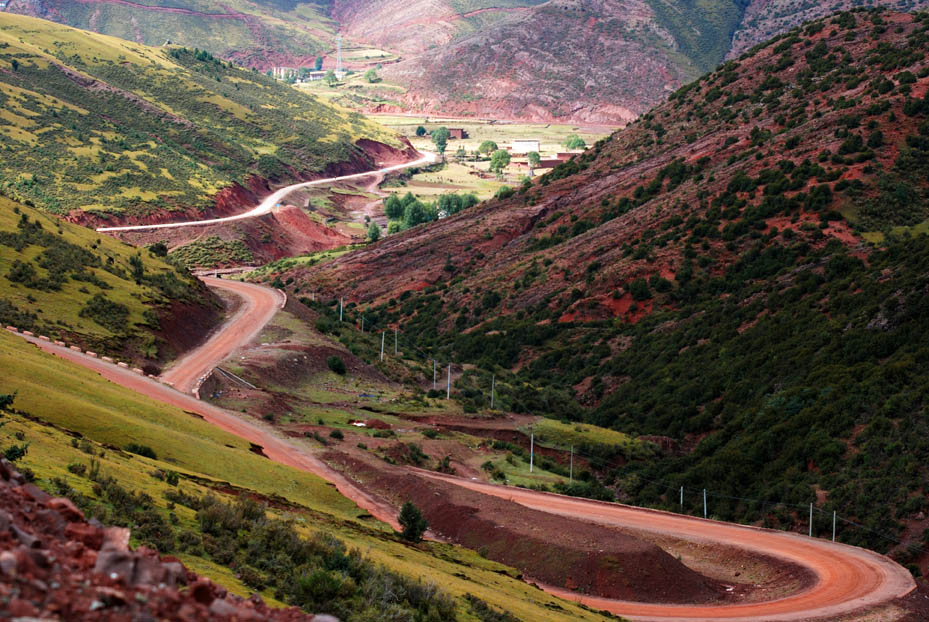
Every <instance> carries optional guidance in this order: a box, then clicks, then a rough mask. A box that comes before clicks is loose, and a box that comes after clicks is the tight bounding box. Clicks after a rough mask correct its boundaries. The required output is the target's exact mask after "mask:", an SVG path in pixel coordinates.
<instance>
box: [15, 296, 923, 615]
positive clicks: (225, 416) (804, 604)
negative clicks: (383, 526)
mask: <svg viewBox="0 0 929 622" xmlns="http://www.w3.org/2000/svg"><path fill="white" fill-rule="evenodd" d="M207 282H208V283H209V285H210V286H212V287H217V288H222V289H225V290H226V291H229V292H232V293H234V294H236V295H240V296H242V297H244V298H245V299H246V304H245V305H244V306H243V307H242V308H241V309H240V310H239V311H238V312H237V313H236V314H235V315H233V317H232V318H230V319H229V320H228V321H227V323H226V324H225V325H224V326H223V327H221V328H220V329H219V330H218V331H217V332H216V333H215V334H214V335H213V336H212V337H211V338H210V339H208V340H207V342H206V343H205V344H204V345H202V346H200V347H199V348H198V349H196V350H194V351H193V352H191V353H189V354H188V355H187V356H185V357H183V358H182V359H180V360H179V361H178V362H177V364H176V365H175V366H174V367H172V369H171V370H170V371H169V372H168V373H167V374H165V376H166V377H170V378H172V379H173V382H174V383H175V386H177V387H182V388H188V387H193V386H195V385H196V383H197V382H198V380H199V378H200V377H201V376H202V375H203V373H204V370H205V369H208V368H209V367H211V366H212V365H216V364H219V363H220V362H221V361H222V359H224V358H225V357H226V356H228V355H229V353H231V352H232V351H233V350H234V349H235V348H236V347H238V346H239V345H243V344H244V343H246V342H247V341H249V340H250V339H252V338H253V337H254V336H255V335H256V334H258V332H259V331H260V330H261V328H262V327H263V326H264V325H265V323H267V322H268V320H270V318H271V317H273V315H274V311H275V310H276V309H277V308H278V306H280V304H281V301H282V298H281V294H280V293H279V292H276V291H273V290H269V289H267V288H263V287H261V286H258V285H250V284H244V283H238V282H234V281H226V280H222V279H210V280H208V281H207ZM27 339H29V340H30V341H32V342H33V343H35V344H36V345H38V346H39V347H40V348H42V349H44V350H46V351H49V352H51V353H53V354H55V355H57V356H60V357H62V358H65V359H68V360H70V361H73V362H75V363H77V364H79V365H83V366H85V367H87V368H90V369H93V370H95V371H97V372H99V373H100V374H101V375H102V376H104V377H105V378H107V379H108V380H111V381H113V382H116V383H117V384H120V385H123V386H125V387H127V388H129V389H132V390H134V391H137V392H139V393H142V394H144V395H147V396H149V397H151V398H153V399H156V400H159V401H162V402H165V403H168V404H171V405H174V406H177V407H179V408H182V409H184V410H188V411H190V412H194V413H197V414H199V415H201V416H203V417H204V419H205V420H206V421H209V422H210V423H213V424H215V425H217V426H219V427H220V428H222V429H224V430H226V431H228V432H231V433H233V434H236V435H237V436H240V437H242V438H244V439H246V440H248V441H249V442H252V443H255V444H257V445H260V446H262V448H263V449H264V453H265V455H267V456H268V457H269V458H270V459H272V460H276V461H278V462H281V463H283V464H287V465H289V466H292V467H294V468H297V469H302V470H305V471H308V472H311V473H314V474H316V475H319V476H320V477H323V478H324V479H327V480H329V481H331V482H332V483H334V484H335V485H336V487H337V489H338V490H339V491H340V492H341V493H342V494H343V495H345V496H347V497H348V498H350V499H352V500H353V501H355V502H356V503H357V504H358V505H359V506H360V507H362V508H364V509H365V510H367V511H368V512H370V513H371V514H372V515H374V516H375V517H377V518H379V519H380V520H382V521H385V522H387V523H389V524H391V525H392V526H394V527H395V528H396V526H397V525H396V520H395V518H394V512H395V510H394V509H392V508H390V507H388V506H386V505H384V504H383V503H381V502H379V501H377V500H375V499H373V498H372V497H371V496H370V495H368V494H367V493H366V492H365V491H363V490H361V489H359V488H358V487H357V485H356V484H355V483H354V482H352V481H350V480H349V479H348V478H346V477H345V476H343V475H342V474H341V473H338V472H336V471H334V470H333V469H331V468H329V467H328V466H327V465H325V464H324V463H322V462H321V461H320V460H319V459H317V458H316V457H314V456H313V455H312V454H311V453H310V452H309V451H308V450H307V449H305V448H302V447H300V446H298V445H296V444H295V443H294V442H293V441H291V440H290V439H287V438H285V437H283V436H281V435H280V434H279V433H278V432H277V431H275V430H273V429H272V428H270V427H268V426H266V425H263V424H261V423H260V422H258V421H254V420H249V419H247V418H245V417H242V416H240V415H237V414H235V413H232V412H229V411H226V410H223V409H221V408H218V407H216V406H214V405H212V404H209V403H206V402H202V401H200V400H198V399H195V398H194V397H193V396H192V395H190V394H188V393H182V392H180V391H178V390H176V389H174V388H171V387H170V386H168V385H166V384H163V383H161V382H158V381H156V380H153V379H151V378H147V377H144V376H141V375H139V374H137V373H134V372H132V371H131V370H128V369H124V368H120V367H117V366H116V365H113V364H111V363H107V362H105V361H102V360H100V359H97V358H92V357H89V356H87V355H85V354H81V353H79V352H74V351H72V350H69V349H66V348H62V347H59V346H56V345H54V344H51V343H48V342H45V341H40V340H38V339H37V338H29V337H27ZM417 471H418V472H419V473H420V474H421V475H422V476H424V477H431V478H436V479H441V480H443V481H447V482H451V483H453V484H456V485H459V486H463V487H466V488H469V489H472V490H475V491H478V492H482V493H484V494H489V495H494V496H497V497H501V498H506V499H511V500H512V501H514V502H516V503H520V504H522V505H525V506H526V507H530V508H533V509H537V510H542V511H546V512H551V513H554V514H559V515H563V516H566V517H571V518H580V519H584V520H588V521H593V522H599V523H604V524H607V525H614V526H620V527H629V528H633V529H639V530H646V531H651V532H655V533H660V534H667V535H671V536H674V537H678V538H683V539H695V540H699V541H704V542H706V541H709V542H719V543H720V544H725V545H731V546H737V547H741V548H743V549H746V550H748V551H755V552H758V553H761V554H765V555H772V556H775V557H780V558H783V559H786V560H788V561H791V562H794V563H797V564H800V565H802V566H805V567H807V568H809V569H810V570H811V571H812V572H814V573H815V575H816V576H817V578H818V580H817V582H816V583H815V585H813V586H812V587H811V588H809V589H807V590H803V591H801V592H798V593H796V594H793V595H791V596H788V597H785V598H780V599H777V600H772V601H768V602H753V603H745V604H734V605H717V606H713V605H695V606H688V605H661V604H650V603H636V602H623V601H615V600H609V599H603V598H597V597H591V596H583V595H578V594H575V593H572V592H568V591H566V590H563V589H559V588H546V589H548V590H549V591H550V592H552V593H554V594H557V595H559V596H563V597H565V598H569V599H574V600H580V601H582V602H584V603H586V604H587V605H589V606H591V607H594V608H596V609H606V610H609V611H612V612H614V613H617V614H621V615H623V616H625V617H628V618H632V619H635V620H647V621H650V622H656V621H661V622H710V621H727V622H761V621H766V622H772V621H800V620H810V619H816V618H821V619H835V618H837V617H839V616H842V615H844V614H848V613H851V612H856V611H861V610H863V609H866V608H868V607H871V606H876V605H880V604H882V603H886V602H889V601H891V600H893V599H895V598H898V597H901V596H905V595H906V594H908V593H909V592H910V591H912V590H913V589H914V587H915V583H914V581H913V578H912V577H911V576H910V573H909V572H908V571H906V570H905V569H903V568H902V567H900V566H899V565H897V564H895V563H893V562H892V561H890V560H889V559H887V558H886V557H883V556H881V555H878V554H877V553H873V552H871V551H867V550H864V549H859V548H855V547H851V546H846V545H842V544H833V543H831V542H828V541H825V540H818V539H812V538H805V537H802V536H798V535H796V534H788V533H783V532H774V531H766V530H761V529H753V528H750V527H743V526H739V525H732V524H729V523H721V522H716V521H708V520H701V519H696V518H692V517H687V516H681V515H676V514H671V513H666V512H656V511H651V510H644V509H641V508H633V507H630V506H623V505H619V504H608V503H601V502H597V501H590V500H586V499H579V498H574V497H564V496H560V495H553V494H548V493H539V492H535V491H531V490H524V489H520V488H513V487H504V486H496V485H491V484H487V483H484V482H478V481H472V480H467V479H463V478H459V477H453V476H445V475H440V474H436V473H432V472H427V471H419V470H417Z"/></svg>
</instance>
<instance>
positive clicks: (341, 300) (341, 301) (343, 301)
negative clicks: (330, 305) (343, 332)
mask: <svg viewBox="0 0 929 622" xmlns="http://www.w3.org/2000/svg"><path fill="white" fill-rule="evenodd" d="M344 306H345V298H339V321H340V322H341V321H342V308H343V307H344Z"/></svg>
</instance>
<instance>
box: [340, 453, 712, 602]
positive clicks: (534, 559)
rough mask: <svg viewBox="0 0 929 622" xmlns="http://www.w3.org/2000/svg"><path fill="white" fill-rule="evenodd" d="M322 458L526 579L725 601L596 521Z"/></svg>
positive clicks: (654, 598)
mask: <svg viewBox="0 0 929 622" xmlns="http://www.w3.org/2000/svg"><path fill="white" fill-rule="evenodd" d="M323 458H324V459H325V460H326V461H327V462H329V463H330V464H333V465H336V466H337V468H339V469H340V470H341V471H342V472H343V473H345V474H346V475H347V476H348V477H351V478H352V479H353V480H355V481H356V482H358V483H359V484H360V485H361V486H363V487H364V488H365V489H366V490H367V491H369V492H370V493H374V494H378V495H379V496H381V497H384V498H386V499H389V502H390V503H391V505H393V506H394V507H397V508H399V506H400V505H402V504H403V502H404V501H412V502H413V503H414V504H415V505H416V506H417V507H418V508H419V509H420V510H421V511H422V512H423V515H424V516H425V517H426V519H427V520H428V521H429V525H430V529H431V531H432V533H433V534H434V535H435V536H436V537H438V538H441V539H445V540H449V541H452V542H456V543H458V544H462V545H464V546H466V547H468V548H471V549H474V550H477V551H480V552H481V554H482V555H484V556H486V557H488V558H489V559H493V560H495V561H499V562H502V563H504V564H507V565H510V566H514V567H516V568H518V569H520V570H521V571H522V572H523V573H524V575H526V577H528V578H529V579H531V580H535V581H541V582H542V583H548V584H552V585H559V586H563V587H568V588H570V589H574V590H577V591H579V592H581V593H592V594H599V595H602V596H605V597H607V598H616V599H623V600H643V601H649V602H665V603H709V602H720V601H724V600H725V597H726V594H727V592H726V590H725V586H724V585H722V584H721V583H720V582H718V581H715V580H711V579H708V578H706V577H703V576H701V575H700V574H698V573H697V572H694V571H693V570H690V569H688V568H687V567H686V566H684V565H683V564H681V563H680V562H679V561H677V560H676V559H674V558H673V557H672V556H671V555H669V554H668V553H666V552H664V551H662V550H661V549H660V548H658V547H657V546H655V545H654V544H651V543H647V542H645V541H644V540H640V539H638V538H634V537H632V536H629V535H625V534H621V533H618V532H616V531H615V530H612V529H607V528H605V527H602V526H600V525H595V524H592V523H587V522H584V521H580V520H572V521H570V522H569V523H566V522H565V521H564V519H561V518H558V517H555V516H552V515H551V514H547V513H545V512H539V511H536V510H528V509H526V508H524V507H521V506H519V505H518V504H516V503H513V502H511V501H508V500H506V499H500V498H493V497H487V496H485V495H482V494H479V493H475V492H472V491H469V490H465V489H462V488H459V487H457V486H452V485H449V484H446V483H444V482H438V481H432V482H428V481H425V480H423V479H422V477H421V476H419V475H418V474H415V473H410V472H408V471H407V470H405V469H402V468H398V467H392V466H390V465H386V464H382V465H376V466H375V465H372V464H370V463H369V462H367V461H361V460H359V459H356V458H352V457H350V456H348V455H346V454H344V453H341V452H335V451H329V452H327V453H326V454H324V456H323Z"/></svg>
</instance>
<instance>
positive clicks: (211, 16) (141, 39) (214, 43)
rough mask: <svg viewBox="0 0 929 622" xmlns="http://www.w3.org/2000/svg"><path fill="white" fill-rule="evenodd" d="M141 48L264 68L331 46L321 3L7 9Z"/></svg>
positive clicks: (61, 2) (208, 0)
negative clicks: (171, 46) (181, 49)
mask: <svg viewBox="0 0 929 622" xmlns="http://www.w3.org/2000/svg"><path fill="white" fill-rule="evenodd" d="M7 10H12V11H15V12H17V13H22V14H24V15H33V16H36V17H42V18H45V19H50V20H52V21H56V22H61V23H64V24H67V25H69V26H74V27H76V28H83V29H85V30H90V31H93V32H99V33H102V34H107V35H112V36H116V37H121V38H123V39H127V40H129V41H135V42H137V43H142V44H146V45H162V44H163V43H164V42H165V41H171V42H173V43H175V44H177V45H182V46H188V47H199V48H201V49H206V50H210V51H212V52H213V53H215V54H218V55H221V56H223V57H224V58H233V57H234V58H237V59H240V60H242V61H244V62H253V63H254V66H258V67H260V68H266V67H268V66H270V65H271V64H278V65H292V64H293V62H294V61H300V60H309V62H311V63H312V59H313V58H314V57H315V55H316V54H321V53H325V52H327V51H328V50H330V49H331V48H332V47H334V39H335V30H336V28H335V27H334V24H333V23H332V22H331V21H330V20H329V19H328V18H327V17H326V13H327V10H328V7H327V3H326V2H291V1H278V0H268V1H261V2H244V1H242V0H230V1H228V2H216V1H213V0H187V1H185V2H161V1H155V2H142V3H128V2H127V3H119V2H80V1H77V0H51V1H48V0H45V1H43V2H41V3H38V2H19V3H15V4H13V5H12V6H11V7H10V8H9V9H7Z"/></svg>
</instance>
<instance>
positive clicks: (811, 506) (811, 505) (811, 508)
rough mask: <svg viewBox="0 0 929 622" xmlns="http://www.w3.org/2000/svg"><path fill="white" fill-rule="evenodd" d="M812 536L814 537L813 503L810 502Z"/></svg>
mask: <svg viewBox="0 0 929 622" xmlns="http://www.w3.org/2000/svg"><path fill="white" fill-rule="evenodd" d="M810 537H811V538H812V537H813V504H812V503H811V504H810Z"/></svg>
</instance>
